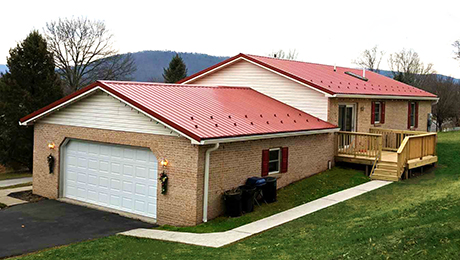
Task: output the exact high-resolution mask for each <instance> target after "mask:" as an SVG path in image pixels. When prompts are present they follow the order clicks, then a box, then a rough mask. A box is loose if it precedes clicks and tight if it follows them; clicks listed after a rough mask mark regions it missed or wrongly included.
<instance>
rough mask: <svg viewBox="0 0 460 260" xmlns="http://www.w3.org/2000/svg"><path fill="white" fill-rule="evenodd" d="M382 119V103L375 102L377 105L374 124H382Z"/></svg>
mask: <svg viewBox="0 0 460 260" xmlns="http://www.w3.org/2000/svg"><path fill="white" fill-rule="evenodd" d="M381 118H382V108H381V103H380V102H375V104H374V123H375V124H378V123H380V120H381Z"/></svg>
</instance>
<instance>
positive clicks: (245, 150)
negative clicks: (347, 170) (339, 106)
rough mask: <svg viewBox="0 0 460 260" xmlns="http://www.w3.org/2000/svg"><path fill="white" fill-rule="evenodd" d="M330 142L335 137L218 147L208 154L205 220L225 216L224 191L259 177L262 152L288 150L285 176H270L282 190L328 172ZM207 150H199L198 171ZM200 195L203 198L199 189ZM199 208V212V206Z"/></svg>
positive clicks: (226, 144) (330, 135)
mask: <svg viewBox="0 0 460 260" xmlns="http://www.w3.org/2000/svg"><path fill="white" fill-rule="evenodd" d="M333 140H334V134H321V135H308V136H298V137H288V138H275V139H264V140H258V141H247V142H237V143H225V144H221V146H220V147H219V149H218V150H216V151H214V152H212V153H211V164H210V178H209V202H208V203H209V208H208V217H209V218H214V217H217V216H219V215H221V214H222V213H223V212H224V203H223V199H222V193H223V192H224V191H226V190H229V189H232V188H235V187H238V186H240V185H243V184H244V183H245V182H246V179H247V178H249V177H253V176H257V177H260V176H261V171H262V169H261V167H262V150H265V149H271V148H280V147H288V148H289V156H288V161H289V162H288V170H287V172H286V173H280V174H276V175H273V176H276V177H278V183H277V185H278V188H281V187H284V186H286V185H288V184H290V183H293V182H295V181H298V180H301V179H303V178H306V177H308V176H311V175H313V174H315V173H319V172H322V171H325V170H327V167H328V161H331V163H333V161H334V146H333V144H334V141H333ZM209 147H212V146H204V147H200V158H202V159H200V161H199V165H200V166H199V167H200V169H204V156H205V152H206V150H207V149H208V148H209ZM199 172H200V173H202V172H204V171H201V170H200V171H199ZM269 176H272V175H269ZM199 178H200V179H202V178H203V175H202V174H200V176H199ZM199 193H200V194H202V189H201V190H200V191H199ZM198 197H199V198H200V199H202V198H203V197H202V196H198ZM201 201H202V200H201ZM199 206H200V208H202V202H200V203H199ZM199 212H201V210H199Z"/></svg>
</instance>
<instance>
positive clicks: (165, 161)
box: [160, 159, 169, 168]
mask: <svg viewBox="0 0 460 260" xmlns="http://www.w3.org/2000/svg"><path fill="white" fill-rule="evenodd" d="M168 163H169V162H168V160H166V159H163V160H161V162H160V164H161V166H163V168H165V167H166V166H168Z"/></svg>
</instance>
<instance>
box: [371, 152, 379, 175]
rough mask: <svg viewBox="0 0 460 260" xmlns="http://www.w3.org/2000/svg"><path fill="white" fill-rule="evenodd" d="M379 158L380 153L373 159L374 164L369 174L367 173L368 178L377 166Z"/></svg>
mask: <svg viewBox="0 0 460 260" xmlns="http://www.w3.org/2000/svg"><path fill="white" fill-rule="evenodd" d="M380 156H381V153H380V154H378V155H377V156H376V157H375V160H374V164H373V165H372V169H371V172H370V173H369V178H370V177H372V175H374V169H375V166H376V165H377V162H378V161H379V159H380Z"/></svg>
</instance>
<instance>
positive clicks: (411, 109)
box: [178, 54, 437, 132]
mask: <svg viewBox="0 0 460 260" xmlns="http://www.w3.org/2000/svg"><path fill="white" fill-rule="evenodd" d="M178 83H181V84H198V85H216V84H218V85H225V86H246V87H251V88H253V89H255V90H257V91H259V92H261V93H263V94H265V95H268V96H270V97H272V98H275V99H277V100H280V101H281V102H284V103H286V104H288V105H290V106H293V107H295V108H298V109H300V110H302V111H304V112H306V113H309V114H311V115H313V116H316V117H319V118H321V119H323V120H326V121H328V122H329V123H332V124H335V125H338V126H339V127H340V129H341V130H343V131H354V132H369V129H370V128H371V127H378V128H385V129H400V130H419V131H427V128H428V125H427V122H428V119H429V114H430V113H431V106H432V104H433V102H436V101H437V97H436V95H433V94H431V93H428V92H426V91H423V90H420V89H418V88H415V87H412V86H410V85H407V84H404V83H402V82H399V81H396V80H393V79H390V78H388V77H385V76H382V75H380V74H377V73H374V72H371V71H365V70H359V69H351V68H345V67H336V66H328V65H322V64H316V63H307V62H300V61H294V60H284V59H276V58H271V57H262V56H255V55H246V54H238V55H236V56H234V57H232V58H229V59H227V60H225V61H222V62H221V63H218V64H216V65H214V66H212V67H209V68H207V69H205V70H203V71H201V72H198V73H196V74H194V75H192V76H189V77H187V78H186V79H184V80H182V81H180V82H178Z"/></svg>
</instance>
